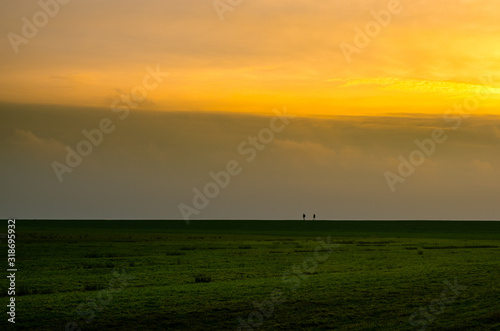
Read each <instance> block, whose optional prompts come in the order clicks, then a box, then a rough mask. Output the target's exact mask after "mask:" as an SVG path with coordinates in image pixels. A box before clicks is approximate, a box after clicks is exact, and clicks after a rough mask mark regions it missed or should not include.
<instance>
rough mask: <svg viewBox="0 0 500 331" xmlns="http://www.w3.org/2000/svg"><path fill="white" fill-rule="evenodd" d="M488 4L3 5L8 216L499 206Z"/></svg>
mask: <svg viewBox="0 0 500 331" xmlns="http://www.w3.org/2000/svg"><path fill="white" fill-rule="evenodd" d="M499 9H500V4H499V3H498V1H493V0H442V1H439V2H432V1H427V0H401V1H398V0H388V1H382V0H350V1H342V0H339V1H316V2H311V1H305V0H287V1H285V0H266V1H264V0H254V1H227V0H226V1H224V0H215V1H212V0H210V1H199V0H196V1H194V0H182V1H181V0H172V1H159V0H151V1H148V2H142V1H138V0H121V1H117V0H109V1H105V2H104V1H96V0H88V1H81V0H80V1H79V0H69V1H68V0H59V1H56V0H41V1H31V0H30V1H22V2H21V1H13V0H7V1H3V2H2V3H1V4H0V13H1V14H0V17H1V20H0V31H1V33H2V35H3V36H4V37H3V38H2V39H1V41H0V68H1V73H2V74H1V75H0V126H1V130H0V155H1V159H2V161H1V163H0V187H1V188H2V192H1V193H0V207H1V208H0V213H1V214H0V217H2V218H13V217H16V218H131V219H135V218H148V219H149V218H151V219H184V220H185V221H186V224H188V223H189V220H190V219H214V218H224V219H301V218H302V214H303V213H306V215H307V217H308V218H311V216H312V214H313V213H315V214H316V215H317V219H485V220H494V219H498V216H497V215H498V214H499V211H500V207H499V206H498V204H497V203H496V201H495V198H496V197H497V196H498V193H500V192H499V190H500V189H499V188H498V185H495V183H497V180H498V179H499V177H500V170H499V169H500V167H498V165H499V162H500V158H499V156H497V155H498V153H497V150H498V147H499V143H500V111H499V110H500V108H499V107H498V106H499V105H500V75H499V73H500V64H499V62H498V58H499V56H500V46H498V45H500V43H499V40H498V36H499V33H498V32H499V30H500V23H499V21H498V15H496V13H498V11H499Z"/></svg>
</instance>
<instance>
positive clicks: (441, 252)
mask: <svg viewBox="0 0 500 331" xmlns="http://www.w3.org/2000/svg"><path fill="white" fill-rule="evenodd" d="M16 232H17V237H16V254H17V256H16V261H17V268H18V272H17V274H16V309H17V310H16V327H15V328H16V329H31V330H65V328H66V329H68V330H78V329H81V330H114V329H117V330H134V329H143V330H237V329H238V328H240V329H241V330H250V329H253V330H257V329H259V330H424V329H427V330H500V304H499V302H500V284H499V280H500V222H430V221H425V222H417V221H411V222H410V221H401V222H396V221H393V222H386V221H351V222H347V221H342V222H341V221H335V222H326V221H325V222H323V221H316V222H312V221H192V222H191V224H190V225H186V224H185V223H184V222H183V221H21V220H18V221H17V225H16ZM328 238H330V239H328ZM328 240H330V243H328ZM320 241H323V243H321V242H320ZM1 245H2V247H3V249H5V251H6V250H7V247H6V245H5V240H4V239H2V243H1ZM457 284H458V285H457ZM2 297H3V298H4V299H3V302H4V304H7V303H8V297H7V291H6V290H2ZM4 307H5V306H4ZM4 309H5V308H4ZM6 319H7V317H6V314H5V313H4V321H2V323H5V324H4V325H7V324H8V325H7V326H6V327H5V328H4V329H14V328H13V327H12V325H11V324H10V323H7V322H6Z"/></svg>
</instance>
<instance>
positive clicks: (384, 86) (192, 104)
mask: <svg viewBox="0 0 500 331" xmlns="http://www.w3.org/2000/svg"><path fill="white" fill-rule="evenodd" d="M389 2H390V1H389ZM389 2H388V1H379V0H377V1H366V0H365V1H361V0H355V1H328V2H321V3H317V4H314V6H311V3H310V2H308V1H305V0H289V1H281V0H275V1H271V0H266V1H264V0H256V1H252V2H248V3H246V2H245V3H242V4H241V5H239V6H237V7H235V8H234V10H232V11H227V12H224V13H223V17H224V20H223V21H222V20H220V19H219V16H218V14H217V11H216V10H215V9H214V7H213V5H212V3H211V2H210V1H208V2H200V1H194V0H190V1H168V2H165V1H159V0H154V1H148V3H147V4H144V3H142V2H140V1H137V0H125V1H106V3H103V2H102V1H96V0H94V1H92V0H91V1H85V2H76V1H75V2H70V3H69V4H67V5H64V6H61V8H59V9H60V10H59V12H58V13H57V14H56V15H54V17H53V18H50V19H49V21H48V24H47V25H45V26H42V27H40V28H39V31H38V33H37V35H36V36H35V37H34V38H32V39H29V41H28V43H26V44H19V45H17V46H16V47H17V48H18V51H19V52H18V53H17V54H16V52H15V48H16V47H13V46H12V43H11V42H10V41H9V38H4V39H3V41H2V43H3V47H2V48H1V50H0V59H1V64H0V67H1V69H2V75H1V76H0V101H7V102H24V103H44V104H63V105H78V106H104V107H107V106H109V104H110V103H111V102H112V100H113V99H114V98H115V97H116V95H117V94H118V93H129V92H130V91H131V89H132V88H134V87H135V86H137V85H140V84H141V82H142V79H143V77H144V75H145V74H146V71H145V69H144V68H145V67H146V66H151V67H155V66H157V65H159V66H160V68H161V70H162V71H165V72H169V73H170V75H169V76H168V78H167V79H165V81H164V82H163V83H162V84H160V86H159V87H158V88H156V89H154V90H152V91H150V92H149V93H148V96H147V101H146V102H142V103H141V105H140V108H145V109H155V110H208V111H237V112H249V113H269V112H270V110H271V109H273V108H275V107H276V106H281V105H286V106H287V107H288V109H289V110H290V111H291V112H293V113H295V114H299V115H306V116H315V115H320V116H329V115H339V114H343V115H360V114H368V115H380V114H387V113H430V114H442V113H443V112H444V111H445V110H446V109H447V108H448V107H450V106H451V105H453V104H454V103H456V102H460V101H462V100H463V99H464V98H466V97H468V96H471V95H474V94H475V93H478V92H479V93H487V94H488V95H489V98H488V100H484V101H482V102H481V105H480V109H479V110H478V112H480V113H483V114H499V113H500V112H499V111H498V105H499V104H500V94H499V92H500V83H498V82H497V81H496V80H495V77H498V76H499V75H498V73H499V72H500V64H499V63H498V58H499V56H500V46H498V45H499V43H498V32H499V24H498V17H497V13H498V9H499V5H498V3H497V2H495V1H466V2H464V1H462V2H460V4H459V5H457V1H456V0H444V1H439V2H432V3H430V2H429V1H424V0H422V1H416V0H415V1H409V0H407V1H401V5H400V6H401V10H400V13H397V14H391V18H390V21H389V22H388V23H387V24H386V26H381V27H380V32H379V33H375V34H373V37H369V38H370V43H369V45H368V46H367V47H363V48H358V50H359V52H357V53H353V54H352V55H351V62H350V63H348V62H347V61H346V58H345V56H344V54H343V53H342V51H341V48H340V45H341V44H342V43H347V44H350V45H355V41H354V38H355V36H356V34H357V33H356V28H360V29H361V30H365V28H366V27H367V24H368V25H369V24H370V22H372V23H373V22H374V20H375V19H374V16H373V14H372V12H375V13H378V14H377V15H379V16H380V15H383V14H381V11H386V10H387V8H388V3H389ZM0 9H1V11H2V12H3V13H7V12H9V15H8V16H7V17H3V18H2V20H1V23H0V28H1V30H2V31H3V33H4V35H5V36H7V35H8V34H9V33H11V32H12V33H15V34H17V35H18V36H22V27H23V24H24V23H23V21H22V20H21V18H22V17H24V16H25V17H27V18H29V19H30V20H32V19H31V17H32V16H33V15H34V14H36V13H37V12H38V11H40V10H41V9H40V7H39V6H38V4H37V2H35V1H31V2H24V1H23V2H4V3H2V4H1V5H0ZM488 75H489V76H490V77H491V79H490V80H489V81H487V83H486V84H484V82H483V83H482V82H480V77H483V76H488Z"/></svg>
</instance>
